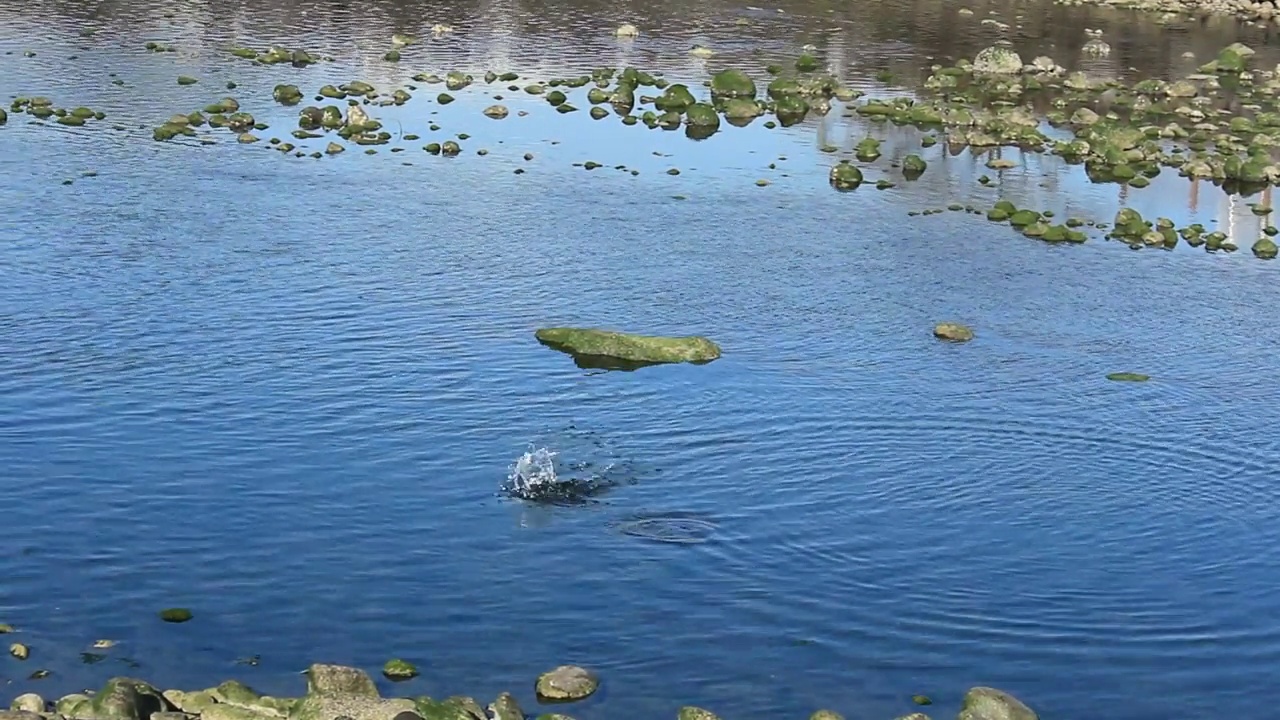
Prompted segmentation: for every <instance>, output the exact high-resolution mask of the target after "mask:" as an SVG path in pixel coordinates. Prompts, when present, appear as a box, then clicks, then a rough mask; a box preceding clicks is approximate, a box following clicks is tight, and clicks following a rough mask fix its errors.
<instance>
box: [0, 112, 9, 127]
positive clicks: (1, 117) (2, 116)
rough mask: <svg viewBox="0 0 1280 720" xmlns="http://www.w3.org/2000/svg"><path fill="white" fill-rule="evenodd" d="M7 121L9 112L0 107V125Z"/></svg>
mask: <svg viewBox="0 0 1280 720" xmlns="http://www.w3.org/2000/svg"><path fill="white" fill-rule="evenodd" d="M7 122H9V113H7V112H5V110H4V108H0V125H3V124H5V123H7Z"/></svg>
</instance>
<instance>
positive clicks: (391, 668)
mask: <svg viewBox="0 0 1280 720" xmlns="http://www.w3.org/2000/svg"><path fill="white" fill-rule="evenodd" d="M382 674H383V675H386V676H387V677H388V678H390V679H392V680H408V679H410V678H414V677H417V676H418V668H417V667H415V666H414V664H413V663H411V662H409V661H408V660H401V659H399V658H396V659H393V660H388V661H387V663H386V664H385V665H383V666H382Z"/></svg>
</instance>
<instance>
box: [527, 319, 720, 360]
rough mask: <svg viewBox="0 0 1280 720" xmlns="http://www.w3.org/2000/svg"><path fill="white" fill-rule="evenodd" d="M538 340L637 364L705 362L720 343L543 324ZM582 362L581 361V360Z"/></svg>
mask: <svg viewBox="0 0 1280 720" xmlns="http://www.w3.org/2000/svg"><path fill="white" fill-rule="evenodd" d="M535 336H536V337H537V338H538V342H540V343H542V344H543V345H546V346H548V347H550V348H554V349H556V350H559V351H561V352H565V353H569V354H570V355H573V356H574V357H575V359H578V360H587V361H590V359H592V358H596V359H600V360H605V361H607V360H612V361H616V362H621V363H634V364H636V365H657V364H660V363H685V362H687V363H708V362H711V361H712V360H715V359H716V358H718V357H720V347H719V346H718V345H716V344H715V343H714V342H712V341H710V340H708V339H707V338H704V337H699V336H688V337H662V336H657V335H634V334H631V333H622V332H615V331H612V330H599V329H595V328H569V327H557V328H543V329H541V330H538V331H537V332H536V333H535ZM580 364H581V363H580Z"/></svg>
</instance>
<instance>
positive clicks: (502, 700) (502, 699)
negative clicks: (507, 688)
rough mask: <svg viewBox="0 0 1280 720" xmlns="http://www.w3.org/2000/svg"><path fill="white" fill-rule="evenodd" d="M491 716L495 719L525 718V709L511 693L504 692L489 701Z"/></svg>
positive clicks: (517, 719) (514, 719)
mask: <svg viewBox="0 0 1280 720" xmlns="http://www.w3.org/2000/svg"><path fill="white" fill-rule="evenodd" d="M489 717H491V718H493V720H524V711H523V710H521V709H520V704H519V703H517V702H516V699H515V698H514V697H512V695H511V693H505V692H504V693H502V694H501V695H499V696H498V699H497V700H494V701H493V702H491V703H489Z"/></svg>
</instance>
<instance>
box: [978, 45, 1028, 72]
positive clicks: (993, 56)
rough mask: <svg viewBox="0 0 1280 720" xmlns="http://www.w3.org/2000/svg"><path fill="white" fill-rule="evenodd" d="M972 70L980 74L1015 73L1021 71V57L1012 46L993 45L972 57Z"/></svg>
mask: <svg viewBox="0 0 1280 720" xmlns="http://www.w3.org/2000/svg"><path fill="white" fill-rule="evenodd" d="M973 72H974V73H976V74H980V75H1016V74H1018V73H1020V72H1022V58H1021V57H1019V56H1018V53H1016V52H1014V51H1013V48H1010V47H1005V46H1003V45H993V46H991V47H988V48H985V49H983V50H980V51H979V52H978V54H977V55H976V56H975V57H974V58H973Z"/></svg>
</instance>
